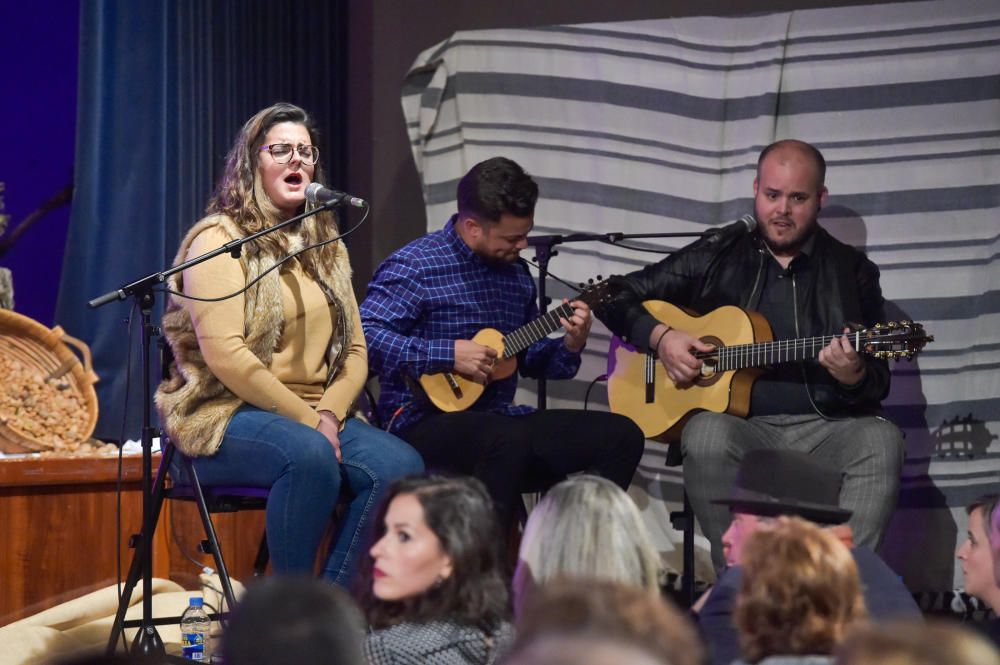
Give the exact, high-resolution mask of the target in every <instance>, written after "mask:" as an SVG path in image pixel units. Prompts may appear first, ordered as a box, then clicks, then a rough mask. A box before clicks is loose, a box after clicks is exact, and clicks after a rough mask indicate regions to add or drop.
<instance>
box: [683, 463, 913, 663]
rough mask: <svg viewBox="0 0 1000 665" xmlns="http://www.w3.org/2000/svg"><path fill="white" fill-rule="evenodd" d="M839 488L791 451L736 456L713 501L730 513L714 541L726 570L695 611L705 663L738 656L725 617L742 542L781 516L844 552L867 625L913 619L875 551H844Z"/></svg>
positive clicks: (847, 534)
mask: <svg viewBox="0 0 1000 665" xmlns="http://www.w3.org/2000/svg"><path fill="white" fill-rule="evenodd" d="M840 482H841V474H840V473H839V472H838V471H836V470H835V469H833V468H830V467H827V466H824V465H823V464H821V463H820V462H818V461H816V460H815V459H814V458H812V457H810V456H808V455H805V454H803V453H799V452H795V451H789V450H754V451H750V452H748V453H747V454H746V456H745V457H744V458H743V461H742V462H741V463H740V468H739V473H738V475H737V478H736V483H735V485H734V487H733V490H732V493H731V495H730V498H728V499H719V500H717V503H719V504H722V505H727V506H729V509H730V511H731V513H732V522H731V523H730V525H729V528H728V529H727V530H726V532H725V533H724V534H723V537H722V542H723V543H724V554H725V557H726V562H727V564H728V565H729V566H730V567H729V568H728V569H727V570H726V571H725V572H723V573H722V575H720V577H719V579H718V580H717V581H716V583H715V585H714V586H713V587H712V589H711V590H710V591H709V593H708V594H706V597H703V598H702V599H701V600H700V601H699V602H698V603H697V604H696V606H695V609H696V611H697V616H698V625H699V627H700V628H701V631H702V634H703V635H704V637H705V641H706V642H707V644H708V650H709V660H710V662H711V663H712V665H728V664H729V663H730V662H732V661H733V660H734V659H735V658H737V657H738V656H739V643H738V640H737V636H736V632H735V630H734V628H733V620H732V617H733V606H734V604H735V599H736V594H737V590H738V589H739V587H740V579H741V576H742V567H741V566H740V563H741V561H742V556H743V548H744V544H745V543H746V541H747V539H748V538H749V537H750V536H751V535H752V534H754V533H756V532H757V531H759V530H762V529H766V528H769V527H770V526H773V525H774V524H775V523H776V521H777V519H776V518H777V517H778V516H781V515H791V516H797V517H801V518H803V519H806V520H809V521H810V522H813V523H816V524H820V525H824V526H826V527H827V530H828V531H830V532H831V533H833V534H834V535H835V536H836V537H838V538H840V539H841V540H842V541H843V542H844V544H845V545H847V546H848V547H851V550H850V553H851V555H852V556H853V557H854V562H855V564H856V565H857V567H858V571H859V573H860V575H861V581H862V582H863V583H864V594H865V603H866V605H867V606H868V612H869V613H870V614H871V616H872V617H873V618H874V619H878V620H883V619H914V620H916V619H919V618H920V610H919V609H918V608H917V604H916V603H915V602H914V601H913V596H912V595H911V594H910V592H909V591H908V590H907V588H906V587H905V586H904V585H903V583H902V581H900V579H899V576H898V575H897V574H896V573H895V572H894V571H893V570H892V569H891V568H889V566H887V565H886V564H885V562H884V561H882V559H880V558H879V556H878V555H877V554H875V552H872V551H871V550H870V549H868V548H866V547H864V546H859V547H852V544H853V536H852V531H851V528H850V526H848V525H847V524H845V522H847V519H848V517H850V514H851V512H850V511H849V510H845V509H843V508H841V507H840V506H839V505H838V504H837V502H838V497H839V495H840Z"/></svg>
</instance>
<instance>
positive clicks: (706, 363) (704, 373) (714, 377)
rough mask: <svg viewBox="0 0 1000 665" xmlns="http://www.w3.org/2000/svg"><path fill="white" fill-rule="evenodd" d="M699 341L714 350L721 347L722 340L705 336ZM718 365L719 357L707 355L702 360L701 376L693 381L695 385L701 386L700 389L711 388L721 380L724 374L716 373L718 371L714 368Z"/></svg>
mask: <svg viewBox="0 0 1000 665" xmlns="http://www.w3.org/2000/svg"><path fill="white" fill-rule="evenodd" d="M700 339H701V341H702V342H704V343H705V344H711V345H712V346H714V347H715V348H719V347H720V346H723V344H722V340H721V339H719V338H718V337H715V336H713V335H706V336H705V337H702V338H700ZM718 364H719V356H718V355H709V356H707V357H705V358H704V359H703V360H702V365H701V376H699V377H698V378H697V379H695V381H694V383H695V385H698V386H702V387H706V386H711V385H712V384H714V383H715V382H716V381H718V380H719V379H721V378H722V375H723V374H724V372H718V371H716V367H717V366H718Z"/></svg>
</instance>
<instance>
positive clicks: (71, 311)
mask: <svg viewBox="0 0 1000 665" xmlns="http://www.w3.org/2000/svg"><path fill="white" fill-rule="evenodd" d="M345 25H346V3H340V2H332V3H316V4H315V5H312V4H311V5H309V6H308V9H307V7H306V6H304V5H297V4H285V3H274V2H267V1H261V0H250V1H246V0H225V1H217V2H208V1H206V0H192V1H190V2H180V1H171V2H162V3H158V2H156V3H154V2H143V3H134V2H129V1H127V0H118V1H115V0H94V1H93V2H84V3H83V4H82V7H81V11H80V73H79V92H78V109H79V110H78V117H77V138H76V172H75V176H74V180H75V188H76V191H75V196H74V200H73V210H72V215H71V220H70V228H69V234H68V237H67V247H66V253H65V259H64V265H63V272H62V281H61V284H60V289H59V299H58V302H57V305H56V321H57V322H58V323H59V324H60V325H62V326H63V327H64V328H66V329H67V330H69V331H71V332H72V334H74V335H75V336H79V337H80V338H82V339H84V340H85V341H86V342H87V343H88V344H90V347H91V350H92V351H93V355H94V368H95V370H96V371H97V372H98V374H99V375H100V376H101V382H100V383H99V384H98V386H97V392H98V397H99V399H100V405H101V414H100V419H99V421H98V424H97V430H96V432H95V434H94V435H95V436H96V437H98V438H105V439H118V437H119V435H120V430H121V426H122V418H123V416H124V415H126V414H125V401H126V397H125V393H126V367H127V364H128V355H129V349H131V353H132V369H133V377H134V379H133V382H132V385H131V391H130V392H131V395H130V397H129V400H128V409H127V411H128V413H127V417H126V419H125V422H126V429H125V437H126V438H138V436H139V427H140V424H141V400H142V394H141V392H140V389H139V388H138V387H137V385H136V384H137V383H138V365H139V357H140V349H139V348H138V347H139V345H138V342H137V340H138V339H139V335H140V331H139V330H138V317H136V319H135V323H134V324H133V329H132V332H133V338H134V340H136V341H134V342H133V343H132V344H131V345H130V344H129V340H128V332H127V327H126V325H125V320H126V319H127V318H128V316H129V310H130V308H131V305H132V303H131V301H121V302H113V303H111V304H108V305H105V306H104V307H102V308H99V309H97V310H91V309H89V308H88V307H87V301H89V300H91V299H92V298H95V297H97V296H99V295H101V294H104V293H106V292H108V291H111V290H114V289H116V288H118V287H120V286H122V285H123V284H127V283H130V282H132V281H134V280H136V279H138V278H140V277H144V276H145V275H147V274H149V273H153V272H156V271H158V270H162V269H163V268H165V267H167V266H169V265H170V263H171V261H172V260H173V257H174V253H175V252H176V249H177V245H178V243H179V242H180V239H181V237H182V236H183V233H184V231H185V230H186V229H187V228H188V227H190V226H191V225H192V224H193V223H194V222H195V221H197V219H198V218H199V217H201V214H202V212H203V210H204V206H205V204H206V202H207V200H208V197H209V195H210V193H211V189H212V186H213V182H214V179H215V177H216V176H217V175H218V174H219V173H220V171H221V169H222V165H223V159H224V157H225V153H226V150H227V148H228V147H229V144H230V142H231V141H232V139H233V137H234V136H235V134H236V132H237V130H238V129H239V128H240V127H241V126H242V124H243V122H244V121H245V120H246V119H247V118H248V117H250V116H251V115H252V114H253V113H254V112H256V111H257V110H259V109H260V108H262V107H264V106H267V105H269V104H272V103H274V102H276V101H288V102H292V103H294V104H298V105H300V106H303V107H304V108H306V109H307V110H309V111H310V112H311V113H312V115H313V116H314V117H315V118H316V120H317V123H318V124H319V127H320V128H321V129H322V130H323V132H324V133H323V136H322V137H321V141H320V149H321V150H322V152H323V155H324V165H325V168H326V170H327V173H328V174H329V177H330V178H331V182H337V181H339V180H341V179H342V177H343V165H344V161H345V157H344V154H345V149H344V144H345V141H344V134H345V132H344V128H343V127H341V126H339V125H338V124H337V122H338V121H339V120H340V119H341V118H343V117H344V115H345V114H344V108H345V102H344V95H345V83H344V82H345V80H346V76H345V72H346V59H347V57H346V36H345V34H344V30H345V29H344V27H343V26H345ZM163 302H164V298H163V297H162V296H158V298H157V302H156V311H155V313H154V321H156V322H158V321H159V316H160V314H161V313H162V307H163ZM154 372H157V374H155V376H158V368H154Z"/></svg>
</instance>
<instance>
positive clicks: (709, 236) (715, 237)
mask: <svg viewBox="0 0 1000 665" xmlns="http://www.w3.org/2000/svg"><path fill="white" fill-rule="evenodd" d="M310 186H311V185H310ZM756 228H757V218H756V217H754V214H753V213H752V212H748V213H747V214H745V215H743V216H742V217H740V218H739V219H738V220H736V221H735V222H733V223H732V224H726V225H725V226H722V227H719V228H717V229H709V230H708V231H706V232H705V235H704V236H703V237H704V238H705V242H708V243H712V244H716V243H718V242H721V241H722V240H724V239H728V238H733V237H735V236H741V235H743V234H744V233H751V232H752V231H753V230H754V229H756Z"/></svg>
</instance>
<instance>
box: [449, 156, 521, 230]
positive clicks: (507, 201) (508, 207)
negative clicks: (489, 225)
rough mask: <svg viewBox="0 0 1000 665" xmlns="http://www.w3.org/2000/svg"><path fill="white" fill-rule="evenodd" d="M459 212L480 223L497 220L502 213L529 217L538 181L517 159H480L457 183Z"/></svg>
mask: <svg viewBox="0 0 1000 665" xmlns="http://www.w3.org/2000/svg"><path fill="white" fill-rule="evenodd" d="M457 199H458V214H459V215H460V216H462V217H473V218H475V219H477V220H479V221H481V222H499V221H500V216H501V215H503V214H504V213H506V214H508V215H514V216H515V217H531V216H532V215H534V214H535V202H537V201H538V184H537V183H536V182H535V181H534V180H532V179H531V176H530V175H528V174H527V173H525V171H524V169H522V168H521V167H520V166H519V165H518V164H517V162H514V161H513V160H510V159H507V158H506V157H491V158H490V159H487V160H486V161H485V162H479V163H478V164H476V165H475V166H473V167H472V168H471V169H469V172H468V173H466V174H465V175H464V176H463V177H462V179H461V180H460V181H459V183H458V195H457Z"/></svg>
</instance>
